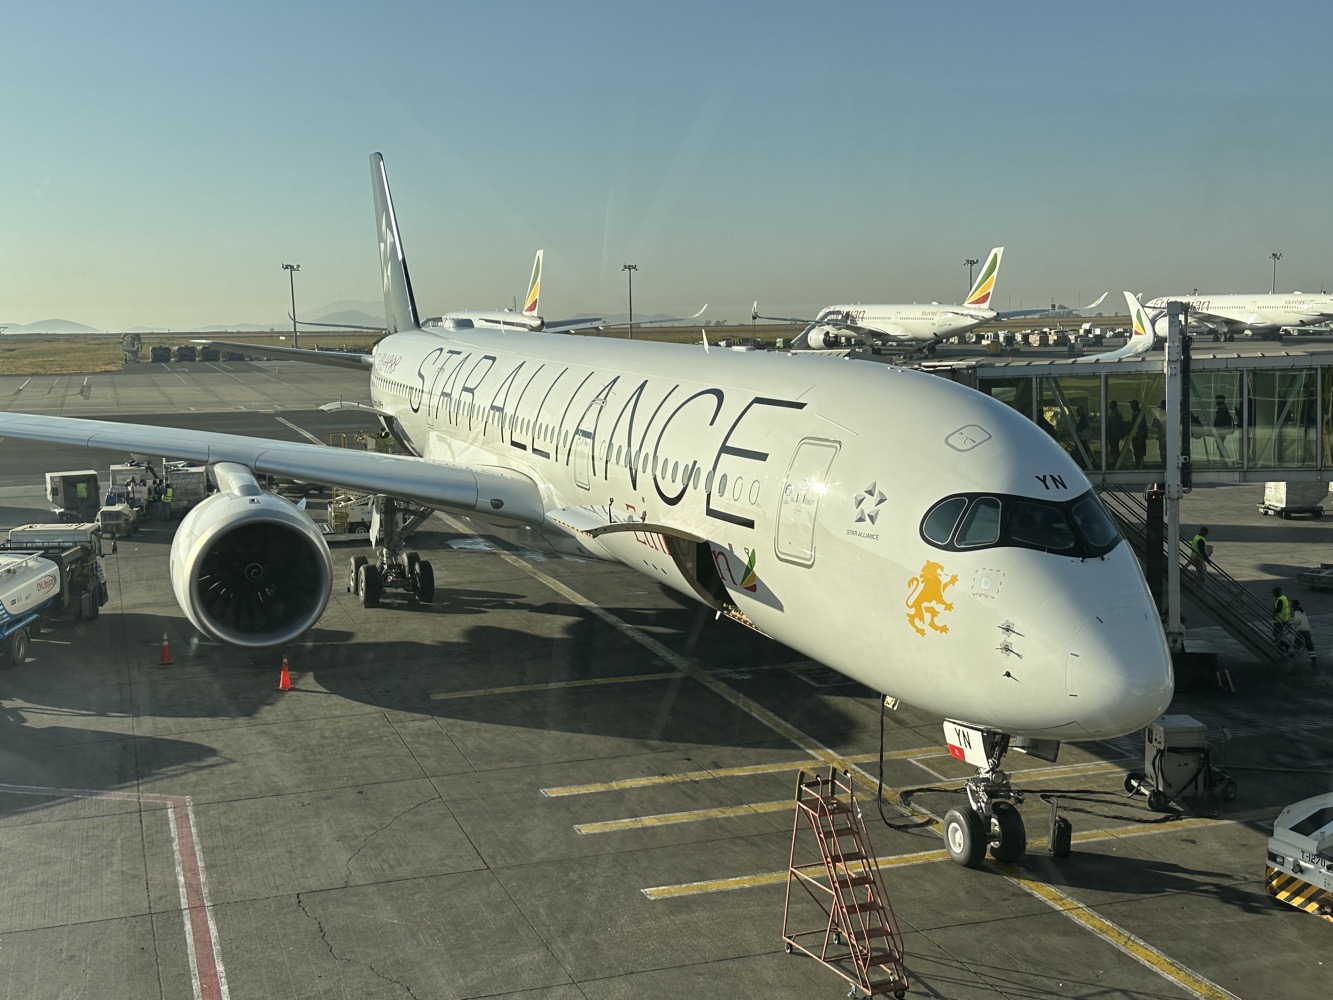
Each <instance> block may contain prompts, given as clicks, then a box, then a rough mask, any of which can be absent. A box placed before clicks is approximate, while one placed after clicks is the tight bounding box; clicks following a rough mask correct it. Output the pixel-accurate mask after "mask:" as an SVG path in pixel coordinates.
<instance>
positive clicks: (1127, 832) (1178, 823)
mask: <svg viewBox="0 0 1333 1000" xmlns="http://www.w3.org/2000/svg"><path fill="white" fill-rule="evenodd" d="M788 805H789V806H790V805H791V803H788ZM1263 816H1276V813H1274V812H1272V811H1271V810H1269V811H1266V812H1265V811H1262V810H1255V811H1253V812H1247V813H1237V814H1236V815H1234V816H1228V817H1226V819H1225V820H1224V819H1221V818H1218V819H1213V818H1211V817H1207V816H1192V817H1188V818H1186V819H1177V820H1166V821H1165V822H1161V823H1151V824H1142V825H1139V826H1120V827H1111V828H1107V829H1102V830H1089V831H1087V832H1086V833H1077V834H1075V835H1074V837H1073V839H1074V840H1075V841H1076V842H1077V843H1080V844H1090V843H1095V842H1099V841H1104V840H1118V839H1121V838H1125V837H1143V836H1148V835H1151V834H1158V833H1176V832H1180V833H1183V832H1185V831H1188V830H1193V829H1197V828H1198V827H1201V826H1208V825H1209V824H1213V823H1221V822H1241V823H1244V822H1250V821H1252V820H1256V819H1260V818H1262V817H1263ZM1046 846H1047V843H1046V840H1045V839H1042V840H1033V841H1029V842H1028V848H1029V851H1030V852H1031V851H1032V850H1034V849H1036V850H1041V849H1044V848H1045V847H1046ZM948 859H949V852H948V851H946V850H944V849H942V848H941V849H939V850H934V851H915V852H913V853H911V854H893V855H887V856H884V857H879V858H876V859H875V864H877V865H878V866H879V867H880V868H906V867H909V866H911V865H919V864H925V863H927V862H934V861H947V860H948ZM1005 874H1008V873H1007V872H1006V873H1005ZM786 879H787V872H786V871H780V872H764V873H761V874H758V875H738V876H734V877H732V878H718V879H706V880H704V881H701V882H682V883H679V884H676V885H658V886H652V887H651V888H647V889H641V890H640V891H641V892H642V893H643V894H644V895H645V896H647V897H648V898H649V899H673V898H676V897H678V896H698V895H703V894H704V893H709V892H727V891H729V890H732V889H753V888H756V887H758V886H765V885H776V884H777V883H779V882H785V881H786Z"/></svg>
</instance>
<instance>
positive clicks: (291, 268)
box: [282, 264, 301, 347]
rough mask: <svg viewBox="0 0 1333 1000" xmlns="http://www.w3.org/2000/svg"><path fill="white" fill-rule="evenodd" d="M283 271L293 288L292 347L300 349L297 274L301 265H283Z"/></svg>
mask: <svg viewBox="0 0 1333 1000" xmlns="http://www.w3.org/2000/svg"><path fill="white" fill-rule="evenodd" d="M282 269H283V270H284V271H286V272H287V284H289V285H291V287H292V346H293V347H300V346H301V341H300V340H299V339H298V338H299V337H300V334H298V333H297V332H296V272H297V271H299V270H301V265H300V264H283V265H282Z"/></svg>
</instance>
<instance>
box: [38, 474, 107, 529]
mask: <svg viewBox="0 0 1333 1000" xmlns="http://www.w3.org/2000/svg"><path fill="white" fill-rule="evenodd" d="M46 496H47V498H48V499H49V500H50V501H51V503H52V504H53V505H54V507H55V511H56V513H57V514H58V515H59V516H60V519H61V520H62V521H91V520H92V519H93V518H94V517H95V516H96V515H97V510H98V508H99V507H101V506H102V496H101V481H100V480H99V479H98V478H97V473H96V472H95V471H93V470H92V469H78V470H75V471H72V472H48V473H47V474H46Z"/></svg>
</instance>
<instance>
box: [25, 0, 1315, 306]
mask: <svg viewBox="0 0 1333 1000" xmlns="http://www.w3.org/2000/svg"><path fill="white" fill-rule="evenodd" d="M1331 24H1333V15H1330V13H1329V11H1328V8H1327V6H1326V5H1323V4H1315V3H1310V4H1301V5H1298V4H1286V5H1284V4H1281V3H1266V4H1257V3H1252V2H1251V3H1244V4H1238V3H1219V2H1212V3H1206V4H1205V3H1170V4H1161V3H1151V4H1149V3H1143V4H1138V3H1115V4H1098V5H1095V6H1094V5H1091V4H1083V3H1068V2H1058V3H1057V2H1049V3H1047V2H1025V3H1021V4H996V3H987V4H973V3H966V2H955V3H947V4H945V3H920V2H917V3H889V2H877V3H810V2H805V3H800V4H784V3H742V2H735V0H730V2H720V3H719V2H716V0H714V2H705V3H691V2H681V0H673V2H672V3H634V2H629V3H626V2H623V0H622V2H618V3H592V2H584V0H581V2H578V3H550V2H545V3H517V2H500V0H497V2H492V3H484V4H483V3H476V4H461V3H443V2H435V3H424V2H423V3H397V2H392V0H390V2H381V3H376V4H373V5H372V4H370V3H350V2H336V0H321V2H300V0H284V2H282V3H273V2H271V0H270V2H264V3H240V2H234V0H233V2H229V3H225V4H197V3H180V2H169V3H133V2H127V0H118V2H116V3H101V2H97V3H84V2H73V3H63V4H59V5H54V6H52V5H39V4H11V5H9V6H8V7H7V8H6V13H5V16H4V26H3V33H2V34H0V73H2V74H3V88H2V89H0V140H2V144H0V150H2V151H3V152H2V153H0V155H3V157H4V169H3V170H2V171H0V323H29V322H33V321H36V320H41V319H46V318H50V317H61V318H65V319H70V320H74V321H77V322H81V323H86V324H88V325H90V326H95V327H100V328H104V329H113V330H114V329H125V328H129V327H133V326H138V325H155V326H156V325H162V326H169V327H172V328H177V329H182V328H189V327H191V326H204V325H209V324H215V323H270V322H272V323H277V324H283V323H285V322H286V313H287V309H288V285H287V274H286V273H285V272H283V271H282V270H281V268H280V264H281V263H282V262H284V261H293V262H298V263H300V264H301V271H300V273H299V274H298V275H297V276H296V296H297V305H298V309H299V310H300V311H301V312H302V313H304V312H305V311H306V310H307V309H310V310H315V309H317V308H319V307H323V306H326V305H328V304H330V303H333V302H336V301H339V300H348V299H350V300H368V301H378V300H379V297H380V285H379V270H378V251H377V249H376V241H375V234H374V227H373V217H372V210H371V196H370V170H369V165H368V157H369V154H370V153H371V152H373V151H375V150H379V151H381V152H383V153H384V156H385V160H386V163H387V166H388V170H389V178H390V182H391V184H392V187H393V193H394V198H395V205H396V208H397V211H398V219H399V225H400V227H401V229H402V235H403V244H404V247H405V249H406V252H407V255H408V261H409V264H410V266H411V273H412V278H413V281H414V284H415V289H416V294H417V300H418V303H419V305H420V306H421V309H422V312H423V313H426V314H430V313H439V312H442V311H444V310H446V309H450V308H467V307H474V308H495V307H500V306H505V305H508V304H509V303H510V302H511V300H512V299H513V297H514V296H521V294H522V292H523V290H524V287H525V284H526V280H527V275H528V269H529V267H530V266H531V259H532V254H533V253H534V252H535V251H536V249H537V248H538V247H545V249H546V270H545V281H544V289H543V292H544V295H543V299H542V311H543V313H545V314H546V315H547V316H552V317H555V316H562V315H572V314H579V313H586V312H596V313H611V312H621V311H623V310H624V307H625V297H626V296H625V291H626V289H625V275H624V273H623V272H622V271H621V264H622V263H624V262H626V261H632V262H634V263H637V264H638V266H639V270H638V272H637V273H636V274H635V282H634V300H635V312H636V313H650V312H681V311H686V310H688V311H693V309H695V308H697V307H698V306H699V305H701V304H702V303H703V302H705V301H707V302H710V303H711V306H710V308H709V311H708V314H707V316H708V318H712V319H725V318H729V319H732V320H740V319H742V318H744V317H747V316H748V313H749V306H750V302H751V300H753V299H755V298H758V299H759V300H760V302H761V306H762V307H763V308H764V310H765V311H769V310H771V311H774V312H783V313H790V314H805V313H808V312H810V311H812V310H815V309H817V308H819V307H820V306H822V305H827V304H829V303H832V302H855V301H866V302H873V301H881V302H885V301H887V302H901V301H909V302H910V301H929V300H932V299H936V300H940V301H946V302H957V301H960V300H961V297H962V295H963V294H964V292H965V291H966V289H965V285H966V283H967V281H966V271H967V269H966V267H965V266H964V265H963V261H964V260H965V258H968V257H978V258H984V257H985V255H986V251H987V250H988V249H989V248H990V247H991V246H994V245H996V244H1003V245H1005V246H1006V247H1007V248H1008V249H1007V252H1006V256H1005V260H1004V265H1003V267H1002V269H1001V273H1000V279H999V284H998V288H997V304H998V305H999V307H1000V308H1002V309H1003V308H1011V307H1012V308H1019V307H1020V305H1023V306H1026V307H1029V308H1030V307H1033V306H1037V305H1040V304H1042V303H1044V302H1049V301H1050V300H1052V299H1057V300H1059V301H1062V302H1068V303H1070V304H1075V300H1080V299H1081V300H1083V301H1088V300H1090V299H1091V298H1092V297H1093V296H1095V295H1097V294H1099V293H1100V292H1102V291H1106V290H1110V291H1112V292H1115V291H1116V290H1117V289H1119V288H1122V287H1126V288H1130V289H1132V290H1135V291H1142V292H1147V293H1150V294H1154V295H1155V294H1159V293H1163V292H1187V291H1189V290H1191V289H1193V288H1196V287H1198V288H1200V289H1201V290H1203V291H1210V292H1219V291H1257V290H1267V289H1268V287H1269V282H1270V280H1271V276H1272V262H1271V260H1270V259H1269V253H1270V252H1272V251H1275V250H1278V251H1282V252H1283V253H1284V255H1285V256H1284V259H1283V260H1282V261H1281V262H1280V263H1279V265H1278V272H1277V277H1278V287H1279V289H1286V290H1291V289H1293V288H1300V289H1301V290H1304V291H1317V290H1318V289H1319V287H1320V286H1321V285H1324V286H1325V287H1333V253H1331V252H1330V251H1333V231H1331V227H1330V219H1331V213H1330V207H1329V202H1330V193H1331V192H1330V189H1331V188H1333V184H1331V183H1330V176H1331V175H1330V167H1331V166H1333V126H1331V125H1330V122H1329V112H1330V107H1329V104H1330V102H1329V94H1330V84H1329V83H1328V79H1327V73H1328V70H1329V66H1330V59H1333V56H1331V55H1330V51H1329V48H1328V46H1329V39H1330V32H1329V30H1328V29H1329V27H1330V25H1331Z"/></svg>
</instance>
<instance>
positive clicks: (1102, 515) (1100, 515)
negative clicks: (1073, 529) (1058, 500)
mask: <svg viewBox="0 0 1333 1000" xmlns="http://www.w3.org/2000/svg"><path fill="white" fill-rule="evenodd" d="M1073 515H1074V523H1075V524H1076V525H1078V531H1079V534H1081V535H1082V536H1083V537H1084V538H1086V539H1087V540H1088V542H1089V543H1090V544H1092V545H1094V546H1098V545H1104V546H1106V547H1107V548H1108V549H1109V548H1111V546H1113V545H1115V543H1116V541H1117V539H1119V537H1120V532H1119V531H1117V530H1116V526H1115V525H1114V524H1113V523H1111V519H1110V518H1109V517H1107V516H1106V511H1105V509H1104V508H1103V507H1102V505H1101V503H1100V502H1099V501H1098V500H1097V498H1096V497H1094V496H1092V495H1091V494H1089V495H1088V496H1085V497H1084V498H1083V499H1081V500H1078V501H1075V503H1074V509H1073Z"/></svg>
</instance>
